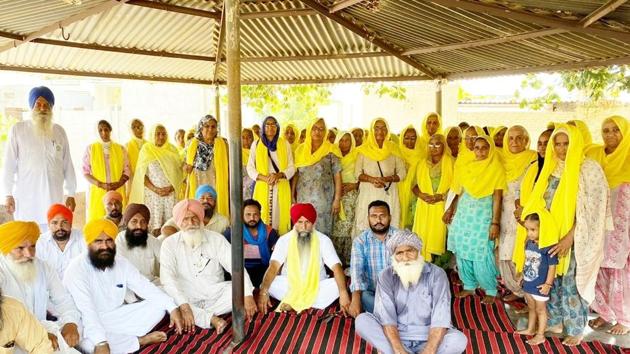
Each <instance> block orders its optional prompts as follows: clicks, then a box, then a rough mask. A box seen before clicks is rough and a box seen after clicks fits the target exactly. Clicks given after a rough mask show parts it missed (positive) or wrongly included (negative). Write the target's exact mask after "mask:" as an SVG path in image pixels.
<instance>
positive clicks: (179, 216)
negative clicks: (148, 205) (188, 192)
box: [173, 199, 205, 227]
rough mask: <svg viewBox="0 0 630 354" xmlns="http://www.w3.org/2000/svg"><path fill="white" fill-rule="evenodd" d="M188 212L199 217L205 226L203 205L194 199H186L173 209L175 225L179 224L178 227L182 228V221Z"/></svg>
mask: <svg viewBox="0 0 630 354" xmlns="http://www.w3.org/2000/svg"><path fill="white" fill-rule="evenodd" d="M188 210H190V211H192V212H193V213H194V214H195V215H197V217H198V218H199V221H201V223H202V224H203V217H204V215H205V214H204V210H203V205H201V203H200V202H199V201H197V200H194V199H184V200H182V201H180V202H179V203H177V204H175V206H174V207H173V218H175V224H177V226H178V227H182V226H181V224H182V220H184V216H185V215H186V212H187V211H188Z"/></svg>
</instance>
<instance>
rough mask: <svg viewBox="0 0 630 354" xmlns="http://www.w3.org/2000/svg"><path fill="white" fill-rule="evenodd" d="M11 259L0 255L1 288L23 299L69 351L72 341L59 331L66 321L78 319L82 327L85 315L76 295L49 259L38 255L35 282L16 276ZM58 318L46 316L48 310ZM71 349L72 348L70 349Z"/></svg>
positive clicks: (70, 321) (47, 329) (5, 293)
mask: <svg viewBox="0 0 630 354" xmlns="http://www.w3.org/2000/svg"><path fill="white" fill-rule="evenodd" d="M7 262H8V260H7V259H6V258H5V257H4V256H0V288H2V293H3V295H6V296H11V297H14V298H16V299H18V300H20V301H21V302H22V303H23V304H24V306H26V308H27V309H28V310H29V311H30V312H31V313H32V314H34V315H35V317H36V318H37V319H38V320H39V321H40V323H41V324H42V326H44V328H46V331H47V332H48V333H52V334H54V335H56V336H57V339H58V342H59V346H60V349H61V350H62V351H68V350H69V348H68V345H67V344H66V342H65V341H64V340H63V337H62V336H61V334H60V333H59V331H60V330H61V328H62V327H63V326H64V325H65V324H66V323H74V324H76V325H77V327H79V330H80V328H81V316H80V314H79V311H78V310H77V308H76V307H75V305H74V302H73V300H72V297H71V296H70V294H69V293H68V292H67V291H66V289H65V288H64V287H63V285H62V284H61V280H60V279H59V277H58V276H57V272H56V271H55V270H54V269H53V268H52V267H50V266H49V265H48V264H46V263H45V262H43V261H41V260H39V259H37V258H36V259H35V266H36V267H37V276H36V278H35V280H34V281H33V283H32V284H25V283H24V282H22V281H20V280H18V279H17V278H15V276H14V275H13V274H12V273H11V271H10V270H9V268H8V265H7ZM47 310H50V312H51V313H52V314H53V315H54V316H56V317H57V318H58V320H57V321H56V322H52V321H47V320H46V312H47ZM69 352H71V351H69Z"/></svg>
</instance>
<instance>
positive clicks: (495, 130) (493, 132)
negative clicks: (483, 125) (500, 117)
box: [488, 125, 507, 163]
mask: <svg viewBox="0 0 630 354" xmlns="http://www.w3.org/2000/svg"><path fill="white" fill-rule="evenodd" d="M503 129H507V127H506V126H505V125H499V126H498V127H496V128H488V130H489V131H490V138H491V139H492V143H493V144H494V137H495V136H496V135H497V134H499V132H500V131H501V130H503ZM506 135H507V131H506V132H505V135H504V136H503V147H505V136H506ZM504 154H505V150H504V149H502V148H501V149H497V155H498V156H499V158H500V159H501V163H503V159H504V158H505V156H504Z"/></svg>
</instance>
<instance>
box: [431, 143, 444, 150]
mask: <svg viewBox="0 0 630 354" xmlns="http://www.w3.org/2000/svg"><path fill="white" fill-rule="evenodd" d="M443 145H444V144H442V143H437V144H429V148H431V149H435V148H439V147H441V146H443Z"/></svg>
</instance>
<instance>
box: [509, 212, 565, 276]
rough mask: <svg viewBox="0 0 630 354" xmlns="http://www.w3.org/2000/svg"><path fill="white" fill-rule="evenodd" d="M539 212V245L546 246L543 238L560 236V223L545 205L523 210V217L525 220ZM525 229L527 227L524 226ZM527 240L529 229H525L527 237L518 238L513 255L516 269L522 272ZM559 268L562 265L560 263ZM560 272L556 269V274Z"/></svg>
mask: <svg viewBox="0 0 630 354" xmlns="http://www.w3.org/2000/svg"><path fill="white" fill-rule="evenodd" d="M531 214H538V218H539V219H540V220H539V223H538V247H539V248H544V247H543V246H542V245H541V244H540V240H541V239H543V238H544V239H546V240H552V239H558V238H559V237H560V229H559V228H558V224H556V221H555V220H554V218H553V216H552V215H551V213H550V212H549V211H547V209H545V208H544V206H540V205H539V206H537V207H532V208H530V209H528V210H526V211H525V210H524V211H523V215H522V216H521V218H522V219H523V220H525V218H526V217H527V216H528V215H531ZM521 227H522V226H521ZM523 230H525V228H523ZM526 242H527V231H525V238H522V239H517V240H516V243H515V244H514V253H513V255H512V259H513V260H514V263H515V265H516V271H517V272H522V271H523V266H524V265H525V244H526ZM558 268H560V266H559V265H558ZM557 275H558V272H557V271H556V276H557Z"/></svg>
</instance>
